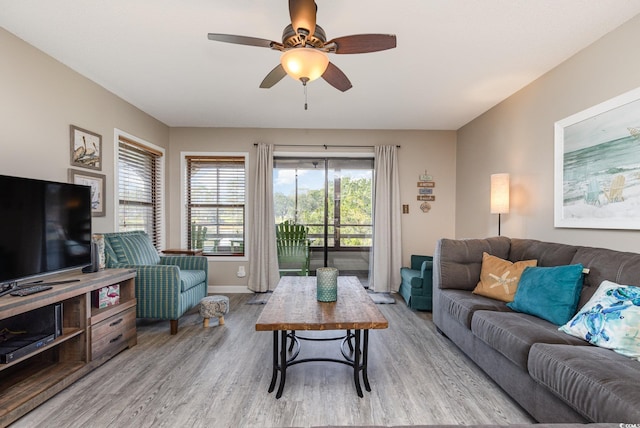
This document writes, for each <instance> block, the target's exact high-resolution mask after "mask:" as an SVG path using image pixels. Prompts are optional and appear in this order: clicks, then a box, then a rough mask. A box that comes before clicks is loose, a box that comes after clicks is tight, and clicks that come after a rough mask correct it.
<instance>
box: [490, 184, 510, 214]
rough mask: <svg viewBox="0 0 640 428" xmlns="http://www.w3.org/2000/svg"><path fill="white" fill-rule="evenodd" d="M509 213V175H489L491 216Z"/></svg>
mask: <svg viewBox="0 0 640 428" xmlns="http://www.w3.org/2000/svg"><path fill="white" fill-rule="evenodd" d="M508 212H509V174H491V214H506V213H508Z"/></svg>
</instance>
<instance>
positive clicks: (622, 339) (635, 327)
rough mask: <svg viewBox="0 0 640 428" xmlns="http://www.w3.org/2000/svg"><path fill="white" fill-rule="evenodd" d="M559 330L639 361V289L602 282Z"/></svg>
mask: <svg viewBox="0 0 640 428" xmlns="http://www.w3.org/2000/svg"><path fill="white" fill-rule="evenodd" d="M560 330H562V331H564V332H565V333H568V334H571V335H573V336H576V337H579V338H581V339H584V340H586V341H588V342H589V343H591V344H593V345H596V346H601V347H603V348H607V349H612V350H614V351H616V352H618V353H620V354H622V355H626V356H627V357H631V358H635V359H638V360H640V287H634V286H629V285H620V284H616V283H615V282H611V281H603V282H602V284H601V285H600V287H598V290H597V291H596V293H595V294H594V295H593V297H591V300H589V301H588V302H587V304H586V305H584V306H583V307H582V308H581V309H580V310H579V311H578V313H577V314H576V315H575V316H574V317H573V318H572V319H571V320H569V322H567V323H566V324H565V325H563V326H561V327H560Z"/></svg>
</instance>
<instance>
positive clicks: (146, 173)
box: [118, 137, 162, 248]
mask: <svg viewBox="0 0 640 428" xmlns="http://www.w3.org/2000/svg"><path fill="white" fill-rule="evenodd" d="M119 140H120V141H119V146H118V205H119V207H118V210H119V224H118V230H119V231H121V232H129V231H133V230H144V231H145V232H147V234H148V235H149V237H150V238H151V240H152V242H153V244H154V245H155V246H156V248H158V246H159V243H160V233H161V227H160V222H161V212H160V207H161V203H160V202H161V198H162V183H161V158H162V153H161V152H158V151H156V150H153V149H152V148H149V147H146V146H144V145H142V144H139V143H137V142H135V141H131V140H128V139H125V138H123V137H120V139H119Z"/></svg>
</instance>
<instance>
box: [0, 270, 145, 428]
mask: <svg viewBox="0 0 640 428" xmlns="http://www.w3.org/2000/svg"><path fill="white" fill-rule="evenodd" d="M135 276H136V273H135V270H130V269H106V270H103V271H99V272H95V273H88V274H82V273H65V274H59V275H55V276H51V277H47V278H46V279H44V278H43V280H44V281H45V282H50V281H63V280H69V279H79V281H77V282H71V283H67V284H59V285H53V288H52V289H50V290H46V291H43V292H40V293H36V294H31V295H29V296H25V297H16V296H11V295H6V296H3V297H0V322H1V321H2V320H4V319H6V318H9V317H12V316H15V315H19V314H24V313H28V312H30V311H33V310H35V309H38V308H42V307H44V306H49V305H54V304H56V303H62V308H63V312H62V315H63V316H62V326H63V329H62V335H61V336H59V337H57V338H56V339H55V340H54V341H53V342H51V343H48V344H46V345H44V346H42V347H41V348H39V349H37V350H35V351H34V352H32V353H30V354H28V355H25V356H23V357H21V358H17V359H16V360H14V361H11V362H9V363H6V364H0V426H1V427H4V426H6V425H9V424H10V423H11V422H13V421H15V420H16V419H18V418H20V417H21V416H23V415H25V414H26V413H28V412H29V411H30V410H32V409H34V408H35V407H37V406H38V405H40V404H42V403H43V402H44V401H46V400H48V399H49V398H51V397H53V396H54V395H55V394H57V393H58V392H60V391H61V390H63V389H64V388H66V387H67V386H69V385H70V384H71V383H73V382H75V381H76V380H78V379H79V378H81V377H82V376H84V375H85V374H87V373H89V372H90V371H91V370H93V369H95V368H96V367H98V366H100V365H101V364H103V363H105V362H106V361H107V360H109V359H110V358H111V357H113V356H114V355H116V354H117V353H118V352H121V351H122V350H124V349H126V348H129V347H131V346H134V345H135V344H136V343H137V334H136V294H135ZM115 284H119V285H120V302H119V303H118V304H116V305H113V306H108V307H105V308H102V309H98V308H96V307H93V305H92V300H91V292H92V291H94V290H98V289H99V288H102V287H105V286H108V285H115Z"/></svg>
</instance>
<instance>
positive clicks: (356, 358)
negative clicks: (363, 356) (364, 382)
mask: <svg viewBox="0 0 640 428" xmlns="http://www.w3.org/2000/svg"><path fill="white" fill-rule="evenodd" d="M354 332H355V335H356V343H355V349H354V351H355V352H354V354H353V381H354V382H355V384H356V392H357V393H358V397H360V398H362V397H364V395H363V394H362V387H361V386H360V333H361V330H354Z"/></svg>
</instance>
